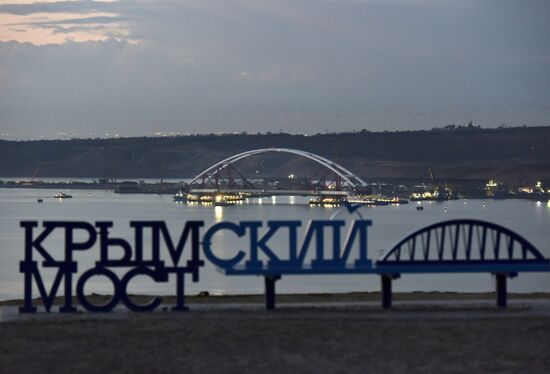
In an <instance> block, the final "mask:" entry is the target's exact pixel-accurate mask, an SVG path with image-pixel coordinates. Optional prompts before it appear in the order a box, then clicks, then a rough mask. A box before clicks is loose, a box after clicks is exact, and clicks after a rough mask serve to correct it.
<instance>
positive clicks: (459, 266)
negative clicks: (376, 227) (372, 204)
mask: <svg viewBox="0 0 550 374" xmlns="http://www.w3.org/2000/svg"><path fill="white" fill-rule="evenodd" d="M376 269H377V272H378V273H379V274H381V275H382V294H383V296H382V297H383V301H382V303H383V305H384V307H386V308H387V307H390V306H391V280H392V279H395V278H398V277H399V276H400V275H401V274H403V273H474V272H477V273H492V274H494V275H495V276H496V281H497V282H496V293H497V304H498V305H499V306H501V307H505V306H506V278H507V277H515V276H516V275H517V273H518V272H537V271H549V270H550V260H548V259H545V258H544V256H543V255H542V254H541V253H540V252H539V251H538V250H537V249H536V248H535V247H534V246H533V245H532V244H531V243H530V242H529V241H528V240H527V239H525V238H524V237H522V236H520V235H519V234H517V233H515V232H513V231H512V230H510V229H507V228H505V227H502V226H500V225H497V224H494V223H490V222H485V221H480V220H473V219H459V220H450V221H444V222H439V223H436V224H433V225H430V226H427V227H425V228H423V229H420V230H418V231H416V232H414V233H412V234H410V235H408V236H407V237H405V238H404V239H403V240H401V241H400V242H399V243H397V244H396V245H395V246H394V247H393V248H391V249H390V250H389V251H387V252H386V253H385V254H384V255H383V256H382V258H381V259H380V260H379V261H377V263H376Z"/></svg>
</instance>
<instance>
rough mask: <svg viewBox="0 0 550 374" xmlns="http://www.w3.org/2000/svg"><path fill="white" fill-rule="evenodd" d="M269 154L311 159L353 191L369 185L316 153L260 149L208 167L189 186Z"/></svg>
mask: <svg viewBox="0 0 550 374" xmlns="http://www.w3.org/2000/svg"><path fill="white" fill-rule="evenodd" d="M268 152H281V153H289V154H294V155H297V156H300V157H304V158H307V159H310V160H312V161H315V162H316V163H318V164H320V165H322V166H324V167H326V168H327V169H330V170H331V171H332V172H334V173H335V174H336V175H338V176H340V177H341V178H342V179H343V180H344V181H346V182H347V183H348V184H349V185H350V186H351V187H352V188H353V189H355V188H357V187H364V186H366V185H367V183H366V182H365V181H364V180H362V179H361V178H359V177H358V176H357V175H355V174H354V173H352V172H351V171H349V170H348V169H346V168H345V167H343V166H342V165H340V164H338V163H336V162H334V161H331V160H329V159H327V158H325V157H322V156H319V155H317V154H315V153H311V152H306V151H301V150H298V149H292V148H260V149H253V150H250V151H246V152H242V153H238V154H236V155H233V156H230V157H227V158H226V159H223V160H221V161H220V162H217V163H215V164H214V165H212V166H210V167H208V168H207V169H205V170H204V171H202V172H201V173H199V174H198V175H197V176H196V177H194V178H193V179H192V180H191V181H190V182H189V185H191V184H193V183H195V182H196V181H198V180H200V179H202V178H204V177H207V176H210V175H212V174H214V173H218V172H219V171H221V170H223V169H225V168H226V167H228V166H229V165H231V164H233V163H235V162H237V161H239V160H242V159H244V158H247V157H251V156H254V155H258V154H261V153H268Z"/></svg>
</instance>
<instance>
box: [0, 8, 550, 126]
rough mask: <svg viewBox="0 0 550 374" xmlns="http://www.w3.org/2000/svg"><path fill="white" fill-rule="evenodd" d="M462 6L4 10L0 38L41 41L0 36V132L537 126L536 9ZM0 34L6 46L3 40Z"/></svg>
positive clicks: (540, 69)
mask: <svg viewBox="0 0 550 374" xmlns="http://www.w3.org/2000/svg"><path fill="white" fill-rule="evenodd" d="M468 4H469V5H468V6H465V5H463V3H462V2H452V1H444V2H437V3H432V2H430V1H423V2H420V3H415V4H413V5H410V4H401V3H400V2H399V1H395V2H390V3H388V2H379V1H347V0H345V1H344V0H342V1H336V0H333V1H320V0H292V1H290V0H283V1H277V2H271V1H265V2H259V1H254V0H234V1H231V2H226V1H213V0H186V1H181V2H180V1H170V0H161V1H157V2H147V1H137V0H136V1H133V0H128V1H124V2H115V3H100V2H93V1H79V2H58V3H53V4H30V5H28V6H25V7H11V6H6V5H5V6H0V12H4V14H8V13H9V12H11V13H9V16H10V17H13V20H12V21H13V22H11V23H22V24H24V25H25V26H24V27H23V26H17V27H16V28H17V29H18V30H21V29H24V30H26V32H16V31H15V30H13V31H11V34H9V35H10V36H12V37H13V39H14V40H20V41H23V40H27V39H24V37H27V36H28V37H29V39H28V40H31V39H30V37H31V36H34V37H37V36H38V37H41V40H40V41H41V42H40V43H36V44H40V45H33V44H29V43H18V42H0V56H2V58H0V113H2V116H1V118H0V130H1V131H0V132H2V133H3V132H10V133H20V134H26V135H25V136H32V134H37V133H38V132H41V133H54V132H59V131H63V132H66V133H77V132H78V133H86V134H87V133H88V132H90V131H97V133H105V132H110V133H113V132H118V133H119V134H122V135H138V134H144V133H150V132H152V131H153V130H155V131H166V132H169V131H179V132H181V133H185V132H188V133H194V132H211V131H242V130H246V131H257V130H261V131H273V130H275V131H278V130H279V129H282V130H285V131H290V132H318V131H321V132H324V131H325V130H326V129H328V130H330V131H337V130H346V129H347V130H352V129H355V128H357V129H358V128H369V129H378V130H382V129H413V128H431V127H434V126H441V125H446V124H449V123H457V124H461V123H467V122H468V121H469V120H473V121H475V122H476V123H479V124H481V125H483V126H498V125H500V124H501V123H507V124H523V123H528V124H548V123H549V122H550V108H549V106H548V104H547V103H548V102H550V92H549V91H548V89H547V87H548V86H549V85H550V74H549V73H548V72H549V71H550V65H549V64H550V45H549V44H548V43H547V41H546V39H547V35H548V34H549V33H550V22H548V18H549V17H548V14H549V13H548V11H547V10H548V6H545V5H544V3H538V2H530V3H529V4H528V5H522V6H518V5H517V3H515V2H507V1H501V2H492V1H482V2H476V1H472V2H470V3H468ZM69 10H70V11H69ZM545 10H546V11H545ZM71 12H72V13H71ZM6 17H7V16H6ZM18 17H23V18H24V21H23V22H18V21H17V19H19V21H21V19H20V18H18ZM34 17H46V18H45V19H42V18H40V19H35V18H34ZM11 27H12V28H14V27H15V26H11ZM29 33H34V34H32V35H28V34H29ZM75 35H79V36H82V37H81V38H74V36H75ZM71 38H72V39H74V40H80V41H82V42H80V43H77V42H74V41H67V40H68V39H71ZM90 39H93V40H94V41H91V40H90ZM0 40H4V41H6V40H8V39H6V38H4V37H2V32H1V31H0ZM52 40H53V41H54V42H52ZM135 41H139V42H137V43H136V42H135ZM90 129H93V130H90ZM21 136H23V135H21Z"/></svg>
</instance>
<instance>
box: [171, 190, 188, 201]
mask: <svg viewBox="0 0 550 374" xmlns="http://www.w3.org/2000/svg"><path fill="white" fill-rule="evenodd" d="M173 198H174V201H175V202H176V203H184V202H186V201H187V194H184V193H183V192H182V191H180V192H178V193H176V194H175V195H174V196H173Z"/></svg>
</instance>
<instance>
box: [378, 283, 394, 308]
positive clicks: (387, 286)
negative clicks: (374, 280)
mask: <svg viewBox="0 0 550 374" xmlns="http://www.w3.org/2000/svg"><path fill="white" fill-rule="evenodd" d="M392 279H393V277H392V276H391V275H382V276H380V280H381V282H382V308H384V309H388V308H391V299H392V294H391V282H392Z"/></svg>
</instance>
